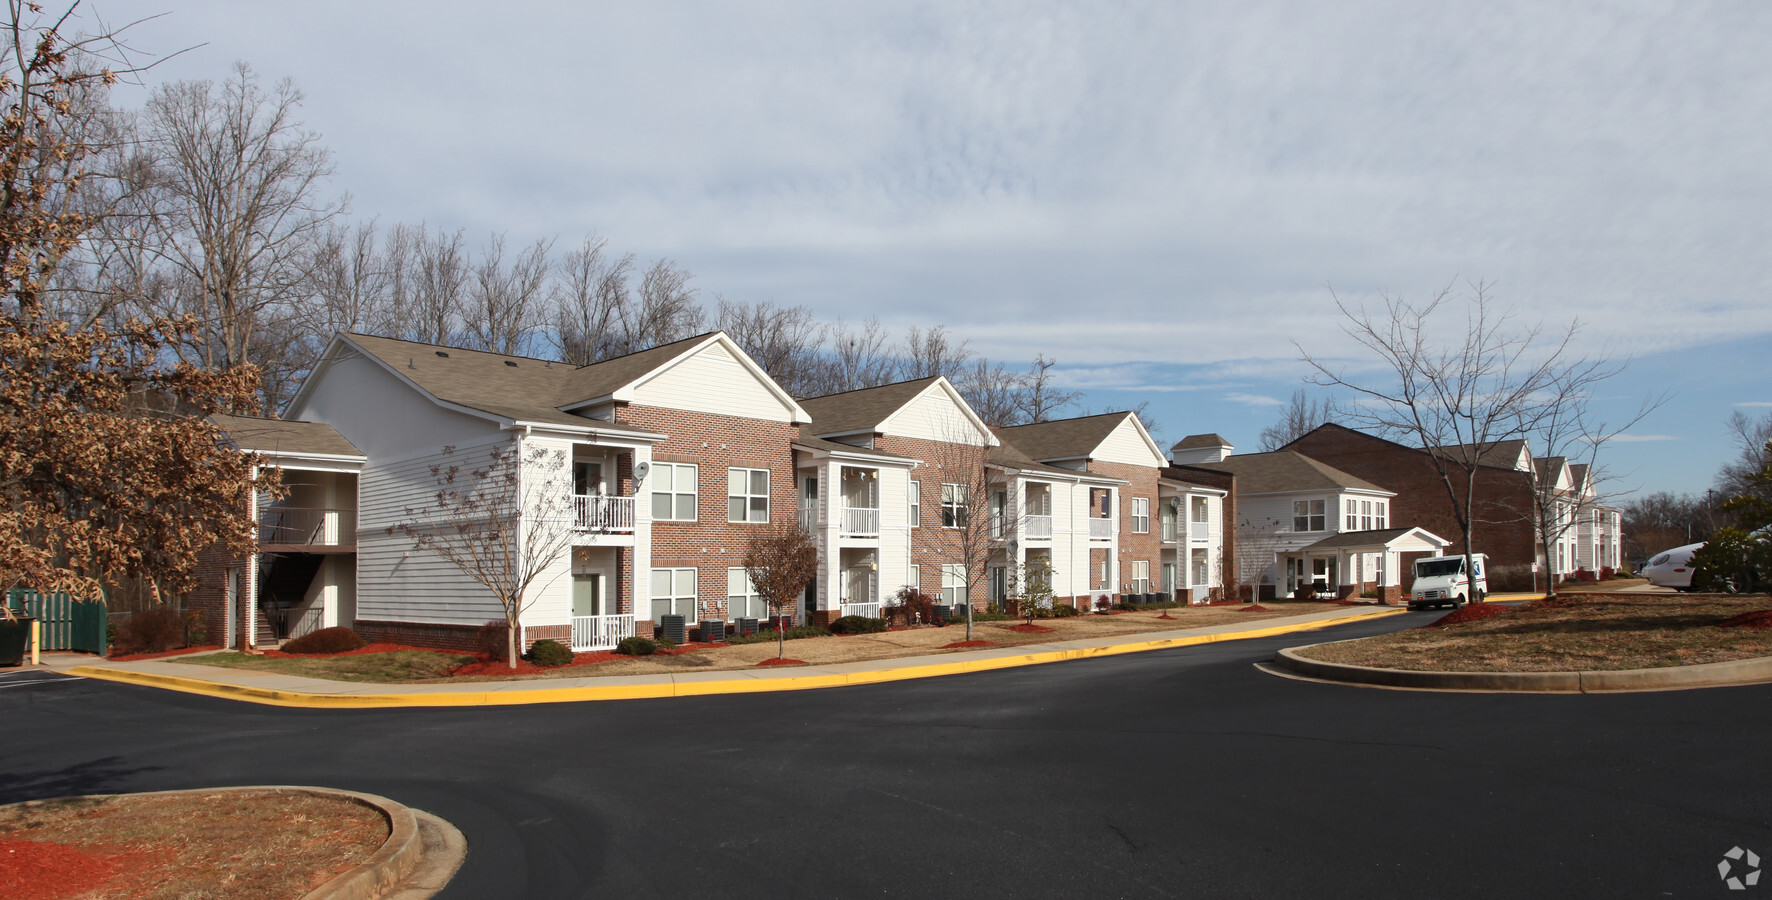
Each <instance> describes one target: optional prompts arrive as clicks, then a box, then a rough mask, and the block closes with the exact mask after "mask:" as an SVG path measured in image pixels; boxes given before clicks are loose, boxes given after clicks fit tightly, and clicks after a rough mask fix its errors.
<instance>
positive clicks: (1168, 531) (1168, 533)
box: [1163, 519, 1177, 544]
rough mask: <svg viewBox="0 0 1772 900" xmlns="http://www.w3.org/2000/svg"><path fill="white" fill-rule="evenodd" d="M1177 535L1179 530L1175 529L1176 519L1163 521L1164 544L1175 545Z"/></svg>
mask: <svg viewBox="0 0 1772 900" xmlns="http://www.w3.org/2000/svg"><path fill="white" fill-rule="evenodd" d="M1176 533H1177V529H1176V527H1175V520H1174V519H1165V520H1164V521H1163V543H1165V544H1173V543H1175V541H1176V537H1175V535H1176Z"/></svg>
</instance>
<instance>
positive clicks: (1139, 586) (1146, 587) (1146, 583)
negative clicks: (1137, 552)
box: [1132, 559, 1151, 594]
mask: <svg viewBox="0 0 1772 900" xmlns="http://www.w3.org/2000/svg"><path fill="white" fill-rule="evenodd" d="M1150 589H1151V561H1150V560H1148V559H1135V560H1133V561H1132V593H1134V594H1144V593H1149V592H1150Z"/></svg>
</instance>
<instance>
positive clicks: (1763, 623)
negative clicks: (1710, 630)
mask: <svg viewBox="0 0 1772 900" xmlns="http://www.w3.org/2000/svg"><path fill="white" fill-rule="evenodd" d="M1717 626H1718V627H1719V628H1772V609H1757V610H1754V611H1753V612H1744V613H1742V614H1741V615H1738V616H1730V617H1729V618H1727V619H1724V620H1723V621H1721V622H1718V623H1717Z"/></svg>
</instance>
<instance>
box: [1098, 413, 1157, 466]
mask: <svg viewBox="0 0 1772 900" xmlns="http://www.w3.org/2000/svg"><path fill="white" fill-rule="evenodd" d="M1089 456H1090V457H1091V458H1093V459H1096V460H1099V461H1101V462H1110V463H1124V464H1126V465H1129V466H1149V467H1152V468H1157V469H1160V468H1162V467H1164V466H1167V465H1169V460H1167V459H1165V458H1164V457H1163V454H1161V453H1158V452H1157V451H1155V450H1152V449H1151V445H1150V444H1148V443H1145V440H1144V436H1143V435H1141V434H1139V433H1138V426H1137V425H1134V424H1133V423H1132V417H1131V416H1127V417H1126V418H1125V419H1124V420H1122V421H1121V422H1120V424H1119V426H1118V427H1116V428H1115V429H1114V430H1113V431H1112V432H1109V434H1108V436H1107V438H1106V439H1105V440H1103V441H1102V442H1101V446H1099V447H1097V448H1095V450H1093V451H1092V452H1090V454H1089Z"/></svg>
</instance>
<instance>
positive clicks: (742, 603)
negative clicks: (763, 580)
mask: <svg viewBox="0 0 1772 900" xmlns="http://www.w3.org/2000/svg"><path fill="white" fill-rule="evenodd" d="M726 615H727V617H728V618H733V619H738V618H745V619H763V618H768V616H769V610H768V609H767V607H766V606H765V604H764V603H763V595H762V594H759V593H757V586H756V585H754V584H751V576H750V573H749V572H746V571H745V570H744V569H743V568H742V567H734V568H729V569H727V570H726Z"/></svg>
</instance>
